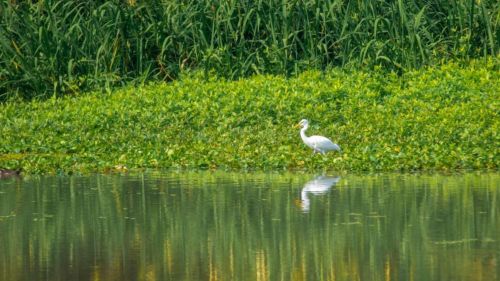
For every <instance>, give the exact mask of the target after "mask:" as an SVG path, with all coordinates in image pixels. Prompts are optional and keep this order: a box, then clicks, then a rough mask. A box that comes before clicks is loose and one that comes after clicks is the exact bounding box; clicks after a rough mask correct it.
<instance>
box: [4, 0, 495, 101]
mask: <svg viewBox="0 0 500 281" xmlns="http://www.w3.org/2000/svg"><path fill="white" fill-rule="evenodd" d="M499 5H500V4H499V3H498V1H494V0H483V1H474V0H472V1H469V0H467V1H464V0H462V1H451V2H450V1H433V2H432V3H429V2H428V1H423V0H414V1H408V0H393V1H368V0H360V1H344V0H325V1H318V0H302V1H296V0H285V1H282V0H280V1H278V0H271V1H269V0H266V1H263V0H257V1H235V0H229V1H214V0H200V1H192V2H190V3H188V2H186V1H179V0H174V1H165V0H150V1H118V0H114V1H78V0H46V1H13V0H2V1H0V42H1V43H0V69H1V71H0V98H1V99H5V98H7V97H9V96H14V95H20V96H22V97H24V98H33V97H37V96H49V95H52V94H57V95H59V94H64V93H70V92H76V91H81V90H87V89H95V88H101V87H104V88H109V87H112V86H116V85H122V84H124V83H127V82H129V81H138V82H142V81H145V80H171V79H175V78H176V77H178V75H179V73H181V72H182V71H185V70H191V69H203V70H205V71H215V72H216V73H218V74H219V75H221V76H224V77H228V78H238V77H241V76H246V75H250V74H255V73H272V74H278V73H279V74H293V73H297V72H301V71H303V70H305V69H311V68H313V69H325V68H329V67H332V66H355V67H359V66H369V67H372V66H382V67H384V68H388V69H391V70H397V71H399V72H403V71H405V70H406V69H410V68H416V67H420V66H422V65H429V64H434V63H439V62H441V61H442V60H443V59H444V60H449V59H459V60H467V59H469V58H477V57H482V56H487V55H493V56H496V54H497V53H498V46H499V42H498V40H499V37H498V33H499V28H498V25H499V21H500V18H499V16H498V15H499Z"/></svg>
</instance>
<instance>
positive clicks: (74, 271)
mask: <svg viewBox="0 0 500 281" xmlns="http://www.w3.org/2000/svg"><path fill="white" fill-rule="evenodd" d="M332 179H335V180H332ZM322 180H325V181H324V182H321V181H322ZM327 180H330V181H329V182H327ZM498 180H499V176H498V175H497V174H464V175H451V176H440V175H371V176H349V175H344V176H342V178H341V179H340V178H339V177H314V176H308V175H291V174H284V175H276V174H272V175H265V174H243V175H238V174H223V173H185V174H150V175H137V176H134V175H116V176H93V177H71V178H65V177H46V178H32V179H25V180H22V181H21V180H10V181H1V182H0V280H46V279H47V276H50V280H76V279H78V280H479V281H481V280H485V281H486V280H499V279H500V278H499V277H500V276H499V274H500V273H499V272H500V267H499V253H500V243H499V241H498V237H500V207H499V204H498V193H499V189H500V187H499V181H498ZM304 192H305V193H306V195H307V200H309V202H308V203H307V204H308V205H307V209H306V210H304V205H303V204H302V205H300V207H299V208H298V207H297V205H296V204H295V202H296V200H299V201H301V202H303V200H304V198H303V195H304Z"/></svg>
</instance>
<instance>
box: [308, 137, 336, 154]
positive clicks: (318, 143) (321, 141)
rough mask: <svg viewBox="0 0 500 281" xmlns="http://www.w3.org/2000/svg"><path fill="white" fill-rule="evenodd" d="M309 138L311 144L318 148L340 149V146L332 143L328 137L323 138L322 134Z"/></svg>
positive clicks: (326, 149)
mask: <svg viewBox="0 0 500 281" xmlns="http://www.w3.org/2000/svg"><path fill="white" fill-rule="evenodd" d="M309 139H310V140H311V143H312V144H313V146H314V147H316V148H318V149H320V150H324V151H328V150H339V151H340V147H339V146H338V145H337V144H335V143H333V142H332V141H331V140H330V139H328V138H325V137H323V136H311V137H310V138H309Z"/></svg>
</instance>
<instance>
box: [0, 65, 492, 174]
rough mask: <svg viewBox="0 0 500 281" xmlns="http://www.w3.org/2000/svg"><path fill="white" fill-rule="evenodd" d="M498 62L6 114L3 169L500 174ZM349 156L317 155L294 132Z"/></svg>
mask: <svg viewBox="0 0 500 281" xmlns="http://www.w3.org/2000/svg"><path fill="white" fill-rule="evenodd" d="M499 81H500V74H499V72H498V70H497V69H496V65H495V64H494V62H493V61H490V62H488V63H484V62H476V63H473V64H470V65H468V66H467V67H460V66H458V65H456V64H447V65H444V66H442V67H439V68H427V69H422V70H418V71H412V72H409V73H407V74H405V75H403V76H401V77H400V76H398V75H396V74H392V75H387V73H385V72H376V71H371V72H363V71H358V72H345V71H342V70H339V69H336V70H331V71H329V72H327V73H321V72H316V71H312V72H306V73H304V74H302V75H300V76H298V77H296V78H292V79H289V78H285V77H283V76H271V75H257V76H254V77H251V78H249V79H241V80H238V81H227V80H223V79H217V78H214V79H206V77H205V76H204V75H203V74H201V75H191V76H186V77H183V78H181V79H180V80H178V81H175V82H173V83H168V84H151V85H148V86H145V87H141V88H134V87H127V88H124V89H120V90H116V91H113V92H111V93H100V92H96V93H93V94H88V95H79V96H78V95H75V96H68V97H65V98H61V99H49V100H46V101H32V102H28V103H26V102H8V103H4V104H2V105H0V106H1V107H0V123H1V124H2V126H1V127H0V135H1V136H2V137H1V138H0V167H4V168H12V169H14V168H22V169H24V170H25V171H27V172H35V173H46V172H51V173H55V172H75V171H76V172H78V171H83V172H85V171H95V170H99V171H104V170H107V169H113V167H117V165H122V166H118V167H127V168H129V169H136V168H192V169H215V168H220V169H231V170H234V169H236V170H238V169H258V170H283V169H307V170H315V169H327V170H349V171H365V170H371V171H400V170H404V171H409V170H430V169H440V170H443V169H444V170H457V169H497V168H498V164H499V163H498V161H499V157H498V133H497V132H498V129H499V119H498V112H497V111H498V101H499V100H500V98H499V91H498V89H500V82H499ZM302 118H308V119H309V120H310V121H311V124H313V125H312V127H311V128H309V132H310V134H319V133H321V134H322V135H325V136H329V137H330V138H331V139H332V141H334V142H335V143H338V144H339V145H340V146H341V147H342V150H343V151H342V153H335V152H334V153H330V154H328V155H327V156H326V157H323V156H320V155H314V156H313V155H312V154H311V151H310V149H309V148H307V147H305V145H304V144H303V143H302V141H301V139H300V136H299V131H298V130H297V129H294V128H293V125H294V124H296V123H297V122H298V121H299V120H301V119H302Z"/></svg>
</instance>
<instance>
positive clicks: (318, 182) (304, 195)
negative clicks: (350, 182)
mask: <svg viewBox="0 0 500 281" xmlns="http://www.w3.org/2000/svg"><path fill="white" fill-rule="evenodd" d="M339 181H340V177H328V176H318V177H316V178H314V179H313V180H311V181H308V182H307V183H306V184H305V185H304V187H303V188H302V191H301V192H300V201H301V202H300V206H301V207H302V211H303V212H304V213H308V212H309V207H310V204H311V203H310V201H309V194H314V195H324V194H326V193H327V192H328V190H330V188H331V187H332V186H334V185H335V184H337V182H339Z"/></svg>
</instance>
